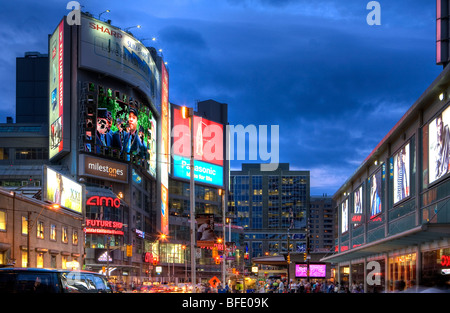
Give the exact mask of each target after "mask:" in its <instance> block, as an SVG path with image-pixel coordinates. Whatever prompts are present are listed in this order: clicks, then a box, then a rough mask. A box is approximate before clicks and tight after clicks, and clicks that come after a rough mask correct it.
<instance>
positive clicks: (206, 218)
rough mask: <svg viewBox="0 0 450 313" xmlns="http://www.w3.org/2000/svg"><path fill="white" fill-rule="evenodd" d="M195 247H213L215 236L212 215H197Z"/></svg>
mask: <svg viewBox="0 0 450 313" xmlns="http://www.w3.org/2000/svg"><path fill="white" fill-rule="evenodd" d="M195 220H196V222H197V245H198V246H204V247H211V246H214V243H215V241H216V238H217V235H216V234H215V232H214V214H197V216H196V218H195Z"/></svg>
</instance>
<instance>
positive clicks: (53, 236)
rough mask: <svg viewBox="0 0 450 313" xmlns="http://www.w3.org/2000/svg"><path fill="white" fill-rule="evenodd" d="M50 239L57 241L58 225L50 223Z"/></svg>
mask: <svg viewBox="0 0 450 313" xmlns="http://www.w3.org/2000/svg"><path fill="white" fill-rule="evenodd" d="M50 240H53V241H56V225H53V224H51V225H50Z"/></svg>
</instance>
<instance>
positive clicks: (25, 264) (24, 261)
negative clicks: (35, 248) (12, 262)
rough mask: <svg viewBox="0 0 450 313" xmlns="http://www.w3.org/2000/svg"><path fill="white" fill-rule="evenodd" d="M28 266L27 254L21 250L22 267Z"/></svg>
mask: <svg viewBox="0 0 450 313" xmlns="http://www.w3.org/2000/svg"><path fill="white" fill-rule="evenodd" d="M27 266H28V252H27V251H24V250H22V267H27Z"/></svg>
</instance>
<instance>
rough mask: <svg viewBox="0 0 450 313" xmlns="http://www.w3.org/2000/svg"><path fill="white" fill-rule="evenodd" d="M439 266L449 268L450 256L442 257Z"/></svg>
mask: <svg viewBox="0 0 450 313" xmlns="http://www.w3.org/2000/svg"><path fill="white" fill-rule="evenodd" d="M441 265H442V266H450V256H448V255H443V256H442V258H441Z"/></svg>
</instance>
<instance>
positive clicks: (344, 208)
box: [341, 199, 348, 233]
mask: <svg viewBox="0 0 450 313" xmlns="http://www.w3.org/2000/svg"><path fill="white" fill-rule="evenodd" d="M346 231H348V199H345V200H344V202H342V203H341V233H345V232H346Z"/></svg>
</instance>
